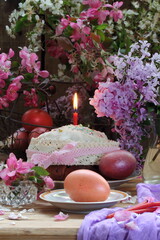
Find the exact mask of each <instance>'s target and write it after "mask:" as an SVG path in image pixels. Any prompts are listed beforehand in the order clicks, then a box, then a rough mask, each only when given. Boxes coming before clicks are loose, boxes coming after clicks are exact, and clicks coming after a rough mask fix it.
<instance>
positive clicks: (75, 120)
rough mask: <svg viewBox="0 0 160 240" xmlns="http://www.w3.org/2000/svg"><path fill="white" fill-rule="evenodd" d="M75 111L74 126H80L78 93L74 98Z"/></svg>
mask: <svg viewBox="0 0 160 240" xmlns="http://www.w3.org/2000/svg"><path fill="white" fill-rule="evenodd" d="M73 109H74V113H73V124H74V125H78V112H77V110H78V95H77V93H75V94H74V97H73Z"/></svg>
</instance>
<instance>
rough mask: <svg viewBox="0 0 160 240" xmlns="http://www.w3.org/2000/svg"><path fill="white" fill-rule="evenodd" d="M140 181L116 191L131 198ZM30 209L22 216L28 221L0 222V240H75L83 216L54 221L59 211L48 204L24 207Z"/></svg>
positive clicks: (134, 181)
mask: <svg viewBox="0 0 160 240" xmlns="http://www.w3.org/2000/svg"><path fill="white" fill-rule="evenodd" d="M141 181H142V179H140V178H137V179H134V180H132V181H130V182H128V183H126V184H123V185H122V186H119V187H118V188H117V189H118V190H121V191H126V192H131V194H132V196H135V195H136V184H137V183H139V182H141ZM128 205H131V204H128V203H119V204H117V205H115V206H119V207H127V206H128ZM115 206H114V207H115ZM25 207H26V206H25ZM25 207H23V208H20V209H18V211H20V210H22V209H24V208H25ZM30 208H34V209H35V212H32V213H30V212H27V213H25V214H24V216H27V217H28V219H22V220H17V221H16V220H15V221H14V222H15V225H13V224H12V222H13V220H8V219H5V220H3V221H1V222H0V240H11V239H12V240H13V239H16V240H31V239H32V240H55V239H56V240H64V239H66V240H68V239H70V240H76V235H77V232H78V229H79V227H80V226H81V223H82V221H83V218H84V216H85V214H69V218H68V219H67V220H66V221H55V220H54V215H56V214H58V213H59V211H60V210H59V209H58V208H55V207H54V206H53V205H51V204H50V203H47V202H44V201H42V200H40V201H36V202H35V203H33V204H31V205H28V206H27V207H26V209H30ZM16 211H17V210H16ZM7 214H9V212H8V213H6V215H4V217H5V218H6V217H7Z"/></svg>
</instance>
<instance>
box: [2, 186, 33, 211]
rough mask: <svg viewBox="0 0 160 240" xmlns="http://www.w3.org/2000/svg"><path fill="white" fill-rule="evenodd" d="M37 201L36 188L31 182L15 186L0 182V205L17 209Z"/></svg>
mask: <svg viewBox="0 0 160 240" xmlns="http://www.w3.org/2000/svg"><path fill="white" fill-rule="evenodd" d="M36 199H37V187H36V186H35V185H34V183H33V182H32V181H20V182H19V184H18V185H17V186H9V185H6V184H5V183H4V182H3V181H1V182H0V204H4V205H10V206H13V207H18V206H20V205H26V204H30V203H32V202H34V201H35V200H36Z"/></svg>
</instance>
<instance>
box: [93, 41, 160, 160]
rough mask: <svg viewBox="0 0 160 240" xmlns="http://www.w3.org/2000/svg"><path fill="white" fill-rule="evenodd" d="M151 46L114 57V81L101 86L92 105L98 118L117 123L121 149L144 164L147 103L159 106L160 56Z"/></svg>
mask: <svg viewBox="0 0 160 240" xmlns="http://www.w3.org/2000/svg"><path fill="white" fill-rule="evenodd" d="M149 46H150V44H149V43H148V42H147V41H139V43H135V44H133V45H132V46H131V50H130V52H129V53H128V55H123V54H121V53H118V55H117V56H112V57H111V60H112V64H113V65H114V67H115V72H114V74H115V79H116V80H115V81H114V82H108V81H106V82H103V83H99V87H98V89H96V90H95V94H94V97H93V98H91V99H90V104H91V105H93V106H94V108H95V112H96V114H97V116H98V117H102V116H106V117H110V118H112V119H113V120H114V122H115V131H116V132H117V133H118V134H119V136H120V138H119V142H120V145H121V148H122V149H126V150H129V151H130V152H132V153H133V154H134V155H135V157H136V158H137V161H138V162H139V163H140V164H141V162H142V160H141V156H142V153H143V147H142V145H141V140H142V137H143V136H146V135H147V130H146V129H145V124H144V121H145V120H147V119H148V117H149V112H148V109H147V104H148V103H152V104H153V105H154V106H157V105H159V102H158V97H159V92H158V91H159V85H160V70H159V68H158V64H159V63H160V54H158V53H155V54H154V55H153V56H151V54H150V53H149V51H148V48H149Z"/></svg>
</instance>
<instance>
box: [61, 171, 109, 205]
mask: <svg viewBox="0 0 160 240" xmlns="http://www.w3.org/2000/svg"><path fill="white" fill-rule="evenodd" d="M64 189H65V191H66V193H67V194H68V195H69V197H70V198H71V199H72V200H74V201H76V202H101V201H105V200H106V199H107V198H108V196H109V193H110V187H109V184H108V182H107V181H106V180H105V179H104V178H103V177H102V176H101V175H100V174H98V173H96V172H94V171H91V170H87V169H79V170H75V171H73V172H71V173H69V174H68V175H67V177H66V178H65V180H64Z"/></svg>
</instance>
